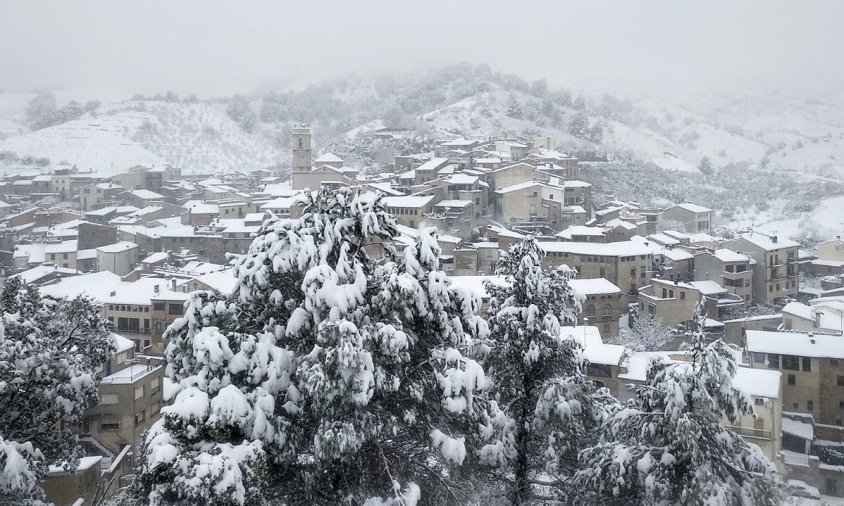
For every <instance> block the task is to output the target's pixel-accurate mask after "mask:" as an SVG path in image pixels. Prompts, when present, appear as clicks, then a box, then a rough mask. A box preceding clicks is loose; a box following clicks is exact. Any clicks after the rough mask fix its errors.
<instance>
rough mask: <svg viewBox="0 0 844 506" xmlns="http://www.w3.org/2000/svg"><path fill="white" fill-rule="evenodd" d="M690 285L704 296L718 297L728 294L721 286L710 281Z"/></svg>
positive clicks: (692, 282)
mask: <svg viewBox="0 0 844 506" xmlns="http://www.w3.org/2000/svg"><path fill="white" fill-rule="evenodd" d="M689 284H690V285H692V286H693V287H695V288H697V290H698V291H699V292H700V293H702V294H703V295H718V294H722V293H725V292H726V290H725V289H724V288H723V287H722V286H721V285H719V284H718V283H716V282H715V281H712V280H708V279H707V280H703V281H690V282H689Z"/></svg>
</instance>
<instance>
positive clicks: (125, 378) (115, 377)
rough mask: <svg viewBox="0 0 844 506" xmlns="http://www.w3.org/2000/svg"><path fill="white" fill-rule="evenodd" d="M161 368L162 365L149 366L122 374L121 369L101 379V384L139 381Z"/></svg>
mask: <svg viewBox="0 0 844 506" xmlns="http://www.w3.org/2000/svg"><path fill="white" fill-rule="evenodd" d="M158 369H161V366H160V365H156V366H148V367H144V368H143V369H140V370H138V371H136V372H133V373H132V374H120V372H121V371H117V372H116V373H113V374H112V375H110V376H106V377H105V378H103V379H101V380H100V384H108V385H127V384H131V383H134V382H136V381H138V380H139V379H141V378H143V377H144V376H146V375H148V374H151V373H153V372H155V371H156V370H158Z"/></svg>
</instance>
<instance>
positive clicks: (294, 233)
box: [136, 189, 487, 505]
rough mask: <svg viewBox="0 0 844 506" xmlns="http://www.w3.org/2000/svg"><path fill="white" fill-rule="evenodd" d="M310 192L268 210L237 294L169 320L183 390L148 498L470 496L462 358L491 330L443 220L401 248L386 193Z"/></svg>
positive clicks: (469, 368)
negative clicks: (288, 207) (277, 217)
mask: <svg viewBox="0 0 844 506" xmlns="http://www.w3.org/2000/svg"><path fill="white" fill-rule="evenodd" d="M306 198H307V201H306V202H305V208H304V214H303V216H302V217H301V218H300V219H298V220H284V221H271V222H267V223H265V224H264V226H263V227H262V229H261V230H260V231H259V233H258V235H257V237H256V239H255V240H254V241H253V243H252V245H251V246H250V248H249V251H248V252H247V254H246V255H244V256H243V257H241V258H240V259H239V261H238V263H237V265H236V269H235V271H236V275H237V277H238V288H237V290H236V293H235V294H234V295H233V296H232V297H230V298H220V297H217V296H211V295H208V294H198V295H196V296H194V298H193V299H192V301H191V302H190V304H189V306H188V309H187V314H186V316H185V318H183V319H180V320H177V321H176V322H175V323H174V324H173V325H172V326H171V327H170V329H169V330H168V332H167V336H168V338H169V339H170V344H169V345H168V347H167V350H166V358H167V362H168V365H167V370H166V374H167V375H168V377H170V378H171V379H172V380H174V381H176V382H178V383H179V387H180V391H179V393H178V394H177V396H176V399H175V402H174V404H173V405H172V406H168V407H166V408H163V409H162V414H163V418H162V419H161V420H160V421H159V422H157V423H156V424H155V425H154V426H153V427H152V428H151V429H150V432H149V433H148V434H147V436H146V442H145V447H144V450H143V459H142V463H141V466H140V476H139V479H138V482H137V487H136V494H137V495H138V496H140V497H143V498H146V499H147V500H148V501H149V502H150V503H152V504H169V503H173V502H179V503H182V504H262V503H264V502H267V501H270V500H274V501H279V502H281V503H283V504H353V505H355V504H363V503H364V502H365V501H369V503H368V504H396V505H399V504H402V505H411V504H415V503H416V501H417V500H418V499H419V497H420V491H421V492H422V493H424V495H425V498H426V501H428V502H430V503H431V504H448V503H460V502H462V501H463V498H462V497H461V488H460V487H458V486H457V484H459V482H460V481H462V480H464V479H465V478H466V476H464V473H463V472H462V470H461V465H462V466H464V467H470V465H471V462H472V461H473V460H474V459H476V452H473V451H471V449H472V448H473V447H474V446H473V445H474V444H475V441H477V436H475V434H476V433H477V426H478V424H479V421H481V420H484V419H486V418H485V415H484V407H485V403H484V396H483V393H484V387H485V378H484V374H483V370H482V368H481V367H480V365H478V363H477V362H475V361H474V360H472V359H471V358H468V357H467V355H466V354H467V352H468V351H469V346H468V342H469V337H470V336H475V337H478V338H482V337H485V336H486V333H487V329H486V326H485V322H484V321H483V320H482V319H481V318H478V317H477V316H475V315H474V312H475V311H476V310H477V309H478V307H479V305H480V301H479V299H477V297H473V296H469V295H468V294H466V293H461V292H459V291H457V290H456V289H454V288H451V287H450V286H449V283H448V280H447V278H446V276H445V275H444V273H443V272H442V271H440V270H439V265H438V257H439V252H440V251H439V246H438V245H437V243H436V239H435V236H434V235H433V229H429V230H425V231H422V233H421V234H420V238H419V240H418V241H417V243H416V244H415V245H413V246H410V247H408V248H406V249H405V250H404V251H403V253H398V252H396V251H395V250H394V249H393V247H392V246H391V242H392V240H393V239H394V238H395V236H396V235H397V231H396V226H395V221H394V219H393V218H392V217H391V216H390V215H389V214H388V213H387V212H386V210H385V208H384V204H383V202H382V200H381V197H375V196H374V195H373V194H371V193H369V194H363V195H357V196H356V195H354V194H353V193H352V191H351V190H348V189H340V190H336V191H330V190H321V191H320V192H319V193H317V194H316V195H315V196H308V197H306ZM368 250H369V251H377V250H381V251H382V252H383V253H384V255H385V258H384V259H383V261H381V262H376V261H374V260H373V259H372V258H371V257H370V254H369V253H368ZM384 497H386V498H387V499H380V498H384ZM379 501H380V502H379Z"/></svg>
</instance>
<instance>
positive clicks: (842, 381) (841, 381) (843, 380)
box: [835, 376, 844, 387]
mask: <svg viewBox="0 0 844 506" xmlns="http://www.w3.org/2000/svg"><path fill="white" fill-rule="evenodd" d="M835 381H836V384H837V385H838V386H840V387H844V376H836V377H835Z"/></svg>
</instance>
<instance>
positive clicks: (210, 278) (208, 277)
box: [194, 269, 237, 295]
mask: <svg viewBox="0 0 844 506" xmlns="http://www.w3.org/2000/svg"><path fill="white" fill-rule="evenodd" d="M194 279H196V280H197V281H200V282H202V283H204V284H205V285H207V286H208V287H210V288H211V289H213V290H215V291H217V292H219V293H220V294H222V295H231V294H232V293H233V292H234V289H235V287H236V286H237V278H236V277H235V276H234V271H233V270H232V269H226V270H221V271H216V272H210V273H208V274H203V275H201V276H196V277H195V278H194Z"/></svg>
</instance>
